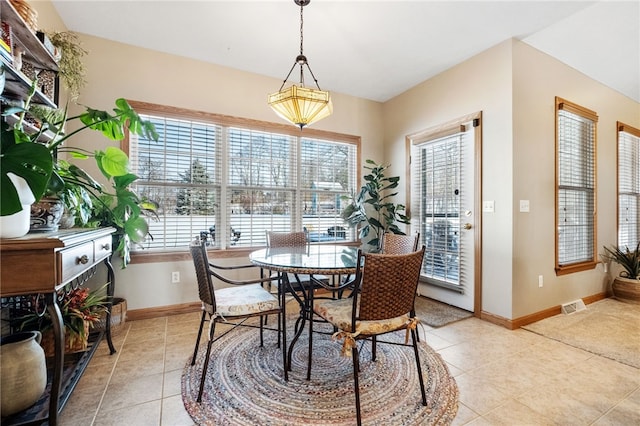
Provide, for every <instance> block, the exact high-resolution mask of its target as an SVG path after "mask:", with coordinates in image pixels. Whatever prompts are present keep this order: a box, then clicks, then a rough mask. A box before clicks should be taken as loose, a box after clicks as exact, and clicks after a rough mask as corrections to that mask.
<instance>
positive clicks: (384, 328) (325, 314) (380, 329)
mask: <svg viewBox="0 0 640 426" xmlns="http://www.w3.org/2000/svg"><path fill="white" fill-rule="evenodd" d="M352 308H353V299H338V300H325V299H318V300H315V301H314V304H313V311H314V312H315V313H316V314H318V315H320V316H321V317H322V318H324V319H325V320H327V321H328V322H329V323H331V324H332V325H334V326H336V327H338V328H339V329H340V330H344V331H348V332H350V333H359V335H364V336H371V335H375V334H383V333H388V332H390V331H394V330H400V329H403V328H406V327H407V326H408V325H409V324H410V323H411V319H410V318H409V313H406V314H405V315H401V316H399V317H395V318H391V319H387V320H376V321H356V329H355V330H351V310H352Z"/></svg>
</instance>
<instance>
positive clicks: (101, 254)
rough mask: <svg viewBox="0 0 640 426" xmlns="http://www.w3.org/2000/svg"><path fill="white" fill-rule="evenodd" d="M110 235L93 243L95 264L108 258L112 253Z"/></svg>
mask: <svg viewBox="0 0 640 426" xmlns="http://www.w3.org/2000/svg"><path fill="white" fill-rule="evenodd" d="M111 244H112V238H111V235H108V236H106V237H102V238H99V239H97V240H95V241H94V242H93V252H94V259H95V261H96V262H98V261H100V260H102V259H104V258H105V257H109V255H111V252H112V251H113V247H112V246H111Z"/></svg>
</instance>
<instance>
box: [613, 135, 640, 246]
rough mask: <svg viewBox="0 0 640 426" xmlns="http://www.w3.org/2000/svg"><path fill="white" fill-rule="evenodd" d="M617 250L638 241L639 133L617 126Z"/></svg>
mask: <svg viewBox="0 0 640 426" xmlns="http://www.w3.org/2000/svg"><path fill="white" fill-rule="evenodd" d="M618 129H619V131H618V247H620V248H622V249H625V248H628V249H629V250H633V249H635V248H636V246H637V245H638V241H640V137H639V135H640V130H638V129H634V128H632V127H630V126H627V125H624V124H621V123H618Z"/></svg>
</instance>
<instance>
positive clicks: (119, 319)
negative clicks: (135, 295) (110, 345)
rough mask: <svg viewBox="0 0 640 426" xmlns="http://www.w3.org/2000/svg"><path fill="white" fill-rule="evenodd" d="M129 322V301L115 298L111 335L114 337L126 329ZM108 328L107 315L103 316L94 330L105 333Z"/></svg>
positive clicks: (112, 307) (112, 309)
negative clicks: (127, 321)
mask: <svg viewBox="0 0 640 426" xmlns="http://www.w3.org/2000/svg"><path fill="white" fill-rule="evenodd" d="M126 320H127V300H126V299H123V298H121V297H114V298H113V306H111V335H112V336H114V335H116V334H118V333H120V331H122V329H123V328H124V327H123V326H124V323H125V321H126ZM106 326H107V313H106V312H105V313H104V314H103V315H102V318H101V319H100V321H99V322H98V323H96V324H95V326H94V329H95V330H96V331H104V330H105V327H106Z"/></svg>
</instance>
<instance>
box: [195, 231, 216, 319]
mask: <svg viewBox="0 0 640 426" xmlns="http://www.w3.org/2000/svg"><path fill="white" fill-rule="evenodd" d="M205 244H206V241H205V240H203V241H202V242H200V241H198V240H195V241H193V242H192V243H191V245H190V246H189V249H190V251H191V257H192V258H193V266H194V267H195V270H196V279H197V281H198V294H199V296H200V301H201V302H202V303H204V304H205V305H208V306H211V307H213V308H215V305H216V296H215V292H214V287H213V281H212V279H211V274H210V273H209V258H208V257H207V248H206V245H205Z"/></svg>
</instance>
